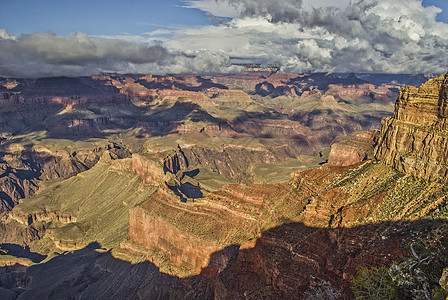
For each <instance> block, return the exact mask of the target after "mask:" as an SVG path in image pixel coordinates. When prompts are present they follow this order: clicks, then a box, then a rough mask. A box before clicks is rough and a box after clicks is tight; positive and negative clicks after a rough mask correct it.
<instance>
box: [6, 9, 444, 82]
mask: <svg viewBox="0 0 448 300" xmlns="http://www.w3.org/2000/svg"><path fill="white" fill-rule="evenodd" d="M0 5H1V11H2V13H1V14H0V76H6V77H42V76H60V75H65V76H79V75H92V74H98V73H101V72H121V73H128V72H134V73H152V74H165V73H229V72H237V71H239V70H240V67H239V66H238V65H237V64H241V63H261V64H276V65H278V66H280V67H281V69H282V71H285V72H295V73H303V72H385V73H443V72H446V71H448V61H447V60H446V58H447V57H448V56H447V55H448V1H446V0H423V1H421V0H278V1H272V0H163V1H161V0H128V1H122V0H120V1H117V0H107V1H106V0H89V1H87V0H77V1H67V0H40V1H35V0H0Z"/></svg>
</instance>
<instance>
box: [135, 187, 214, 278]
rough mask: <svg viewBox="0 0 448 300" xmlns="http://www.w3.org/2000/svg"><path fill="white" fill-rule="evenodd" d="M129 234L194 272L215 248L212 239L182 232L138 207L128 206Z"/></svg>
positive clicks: (202, 266) (199, 270) (198, 270)
mask: <svg viewBox="0 0 448 300" xmlns="http://www.w3.org/2000/svg"><path fill="white" fill-rule="evenodd" d="M158 196H160V197H163V194H158ZM129 238H130V239H131V240H132V241H133V242H136V243H138V244H141V245H144V246H145V247H147V248H148V249H157V251H158V252H160V253H164V254H165V255H167V256H168V257H167V259H169V261H170V263H171V264H173V265H175V266H179V267H180V266H182V267H185V268H189V269H192V270H194V272H195V273H196V274H199V273H200V272H201V270H202V269H203V268H205V267H206V266H207V265H208V263H209V259H210V254H211V253H213V252H215V251H217V250H218V247H217V245H216V244H214V243H213V242H207V241H206V240H203V239H199V238H195V237H193V236H192V235H188V234H185V232H183V231H181V230H179V229H177V228H176V227H175V226H173V225H172V224H170V223H169V222H167V221H165V220H163V218H155V217H153V216H150V215H148V214H146V213H145V210H144V209H143V208H141V207H135V208H132V209H130V210H129ZM156 263H160V262H158V261H156Z"/></svg>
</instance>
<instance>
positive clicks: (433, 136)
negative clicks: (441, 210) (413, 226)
mask: <svg viewBox="0 0 448 300" xmlns="http://www.w3.org/2000/svg"><path fill="white" fill-rule="evenodd" d="M447 79H448V78H447V74H445V75H442V76H440V77H438V78H435V79H432V80H429V81H428V82H427V83H425V84H423V85H422V86H420V87H419V88H415V87H404V88H402V89H401V91H400V94H399V97H398V100H397V102H396V104H395V112H394V116H393V117H392V118H385V119H383V121H382V124H381V132H380V138H379V142H378V147H377V148H376V153H375V157H376V158H377V159H380V160H382V161H384V162H385V163H386V164H388V165H391V166H393V167H394V168H396V169H397V170H399V171H401V172H405V173H412V174H415V175H418V176H421V177H423V178H425V179H429V180H436V181H439V182H447V177H446V175H447V171H448V166H447V159H448V151H447V150H446V149H447V146H448V131H447V129H448V128H447V121H446V119H447V114H446V102H447V89H448V80H447Z"/></svg>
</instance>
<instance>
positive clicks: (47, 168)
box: [0, 143, 131, 215]
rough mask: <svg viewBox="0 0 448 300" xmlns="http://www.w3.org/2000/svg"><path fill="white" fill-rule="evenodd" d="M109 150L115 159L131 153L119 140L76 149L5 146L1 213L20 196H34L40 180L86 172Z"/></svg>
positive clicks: (0, 162)
mask: <svg viewBox="0 0 448 300" xmlns="http://www.w3.org/2000/svg"><path fill="white" fill-rule="evenodd" d="M106 151H107V153H108V155H109V156H110V157H111V158H112V159H118V158H126V157H130V156H131V153H130V152H129V150H127V149H126V148H125V147H124V146H123V145H120V144H118V143H109V144H108V145H106V146H105V147H98V148H93V149H79V150H77V151H64V150H57V151H55V150H50V149H48V148H46V147H38V146H36V147H22V146H20V145H12V146H4V147H3V148H2V151H1V152H0V215H1V214H3V213H5V212H8V211H10V210H11V209H12V208H13V207H14V206H15V205H16V204H17V203H18V202H19V200H20V199H24V198H30V197H32V196H33V195H34V194H35V192H36V191H37V190H38V188H39V183H40V182H41V181H44V180H50V179H56V178H61V179H65V178H69V177H72V176H75V175H76V174H78V173H81V172H84V171H86V170H88V169H90V168H92V167H93V166H94V165H95V164H96V163H97V162H98V161H99V160H100V157H101V156H102V155H103V154H104V153H105V152H106Z"/></svg>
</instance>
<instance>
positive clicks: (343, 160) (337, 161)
mask: <svg viewBox="0 0 448 300" xmlns="http://www.w3.org/2000/svg"><path fill="white" fill-rule="evenodd" d="M377 140H378V132H377V131H371V132H359V133H357V134H356V135H355V136H353V137H351V138H349V139H347V140H345V141H341V142H338V143H334V144H333V145H331V150H330V154H329V156H328V163H329V164H331V165H334V166H341V167H346V166H350V165H355V164H358V163H360V162H363V161H365V160H367V159H372V158H373V150H374V148H375V146H376V142H377Z"/></svg>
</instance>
